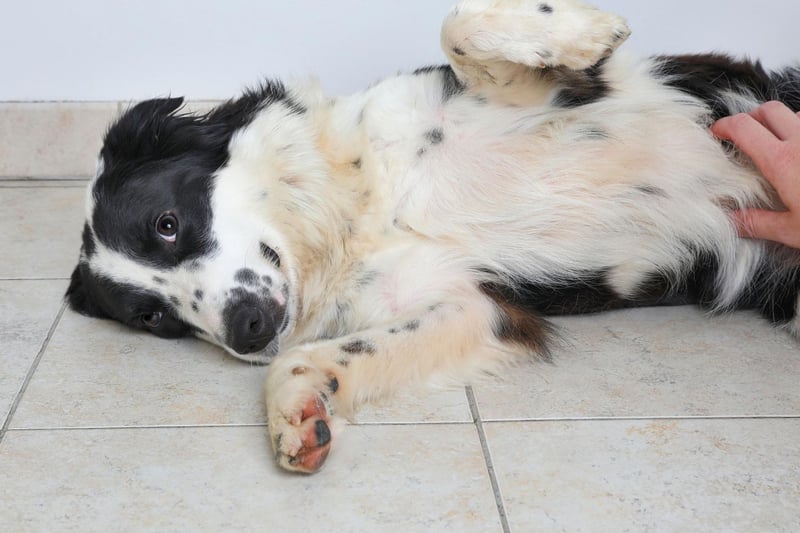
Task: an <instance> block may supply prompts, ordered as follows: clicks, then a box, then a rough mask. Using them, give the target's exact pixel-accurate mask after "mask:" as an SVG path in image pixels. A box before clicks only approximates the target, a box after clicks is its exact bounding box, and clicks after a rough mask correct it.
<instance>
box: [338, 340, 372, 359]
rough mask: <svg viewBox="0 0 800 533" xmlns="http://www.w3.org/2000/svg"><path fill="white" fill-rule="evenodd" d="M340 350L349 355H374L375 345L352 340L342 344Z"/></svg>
mask: <svg viewBox="0 0 800 533" xmlns="http://www.w3.org/2000/svg"><path fill="white" fill-rule="evenodd" d="M340 348H341V350H342V351H343V352H345V353H349V354H368V355H373V354H374V353H375V345H374V344H373V343H372V342H370V341H365V340H362V339H354V340H352V341H350V342H348V343H347V344H343V345H342V346H341V347H340Z"/></svg>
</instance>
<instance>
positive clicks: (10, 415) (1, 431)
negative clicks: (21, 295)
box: [0, 302, 67, 444]
mask: <svg viewBox="0 0 800 533" xmlns="http://www.w3.org/2000/svg"><path fill="white" fill-rule="evenodd" d="M66 308H67V302H63V303H62V304H61V309H59V311H58V314H57V315H56V318H55V320H53V324H52V325H51V326H50V329H49V330H48V331H47V336H46V337H45V338H44V341H43V342H42V346H41V348H39V353H37V354H36V357H35V358H34V359H33V362H32V363H31V366H30V367H29V368H28V373H27V374H25V379H24V380H23V382H22V385H21V386H20V388H19V390H18V391H17V394H16V396H15V397H14V401H13V403H12V404H11V408H10V409H9V410H8V414H7V415H6V419H5V421H4V422H3V426H2V427H0V444H2V443H3V437H5V436H6V433H7V432H8V427H9V426H10V425H11V419H12V418H14V414H16V412H17V408H18V407H19V403H20V402H21V401H22V396H23V395H24V394H25V391H26V390H28V385H29V384H30V382H31V380H32V379H33V374H34V373H35V372H36V369H37V368H39V362H40V361H41V360H42V356H44V352H45V351H46V350H47V347H48V346H50V340H51V339H52V338H53V334H54V333H55V331H56V327H58V324H59V322H61V317H62V316H64V310H65V309H66Z"/></svg>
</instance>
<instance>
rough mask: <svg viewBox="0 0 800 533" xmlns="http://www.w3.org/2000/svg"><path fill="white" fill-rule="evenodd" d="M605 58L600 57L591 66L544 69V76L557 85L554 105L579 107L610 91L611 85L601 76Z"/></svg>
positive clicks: (600, 97) (596, 99)
mask: <svg viewBox="0 0 800 533" xmlns="http://www.w3.org/2000/svg"><path fill="white" fill-rule="evenodd" d="M605 63H606V60H605V59H601V60H600V61H599V62H598V63H597V64H596V65H594V66H593V67H589V68H587V69H585V70H581V71H575V70H569V69H565V68H553V69H545V77H546V78H549V79H552V80H554V81H555V82H556V83H557V84H558V85H559V86H560V88H559V90H558V93H557V94H556V96H555V98H554V99H553V105H554V106H556V107H565V108H573V107H580V106H584V105H588V104H592V103H595V102H597V101H598V100H602V99H603V98H605V97H606V96H608V95H609V94H610V93H611V87H610V86H609V84H608V82H606V80H605V79H604V78H603V68H604V67H605Z"/></svg>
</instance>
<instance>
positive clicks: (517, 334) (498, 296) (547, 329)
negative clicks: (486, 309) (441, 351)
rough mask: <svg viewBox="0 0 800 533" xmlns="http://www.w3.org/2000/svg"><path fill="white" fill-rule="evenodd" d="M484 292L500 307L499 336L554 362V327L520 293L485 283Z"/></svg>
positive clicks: (498, 318)
mask: <svg viewBox="0 0 800 533" xmlns="http://www.w3.org/2000/svg"><path fill="white" fill-rule="evenodd" d="M481 290H482V291H483V292H484V294H486V295H487V296H488V297H489V298H491V299H492V300H494V302H495V303H496V304H497V307H498V313H499V314H498V317H497V322H496V323H495V326H494V334H495V336H496V337H497V338H498V339H500V340H502V341H505V342H510V343H513V344H518V345H521V346H524V347H526V348H527V349H529V350H530V351H531V352H534V353H537V354H539V355H540V356H542V357H544V358H545V359H550V352H549V349H548V345H547V344H548V341H549V339H550V336H551V334H552V327H551V326H550V324H549V323H548V322H547V321H546V320H544V319H543V318H542V317H541V316H540V315H539V314H538V313H537V312H536V311H535V310H534V309H532V308H531V305H530V304H531V302H530V301H527V300H526V299H525V298H524V297H523V298H521V296H523V295H521V294H520V293H519V292H517V291H516V290H513V289H511V288H510V287H507V286H503V285H500V284H497V283H483V284H482V285H481Z"/></svg>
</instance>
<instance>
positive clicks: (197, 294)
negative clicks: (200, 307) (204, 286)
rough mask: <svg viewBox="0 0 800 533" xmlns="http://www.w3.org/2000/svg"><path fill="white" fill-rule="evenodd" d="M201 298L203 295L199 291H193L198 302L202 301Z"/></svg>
mask: <svg viewBox="0 0 800 533" xmlns="http://www.w3.org/2000/svg"><path fill="white" fill-rule="evenodd" d="M203 296H204V293H203V291H201V290H200V289H197V290H196V291H194V297H195V298H197V300H198V301H200V302H202V301H203Z"/></svg>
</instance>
